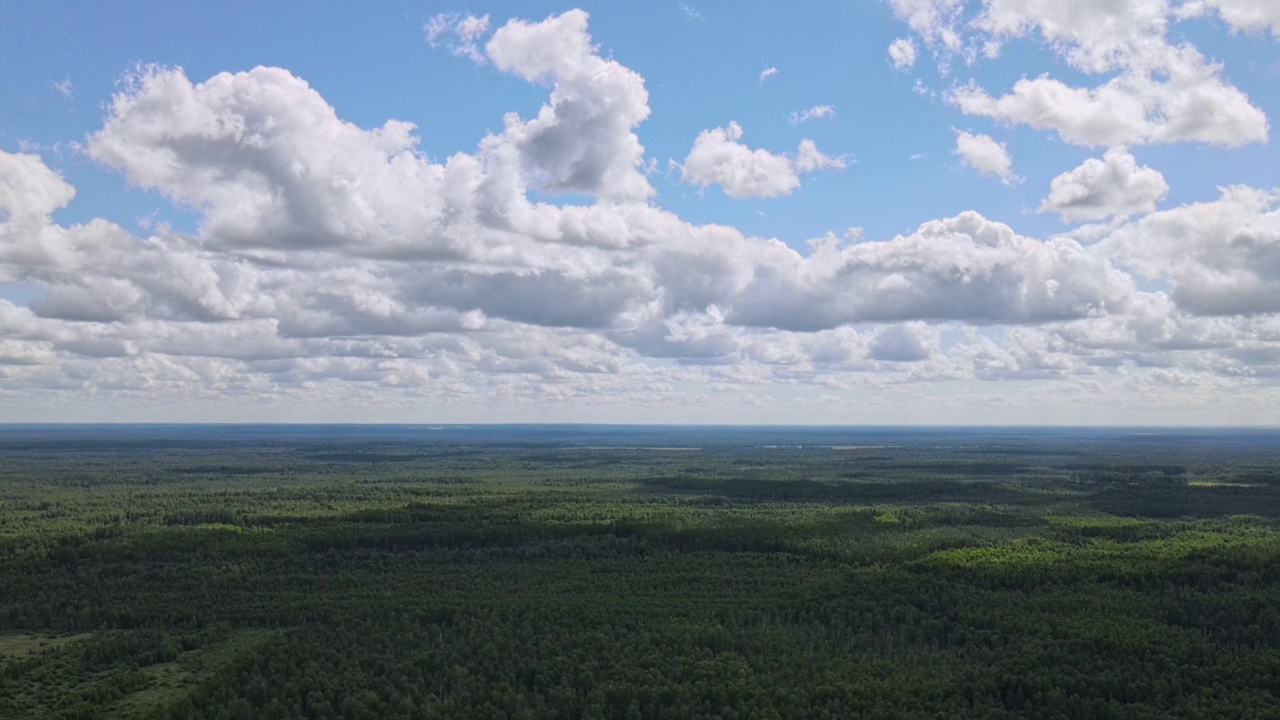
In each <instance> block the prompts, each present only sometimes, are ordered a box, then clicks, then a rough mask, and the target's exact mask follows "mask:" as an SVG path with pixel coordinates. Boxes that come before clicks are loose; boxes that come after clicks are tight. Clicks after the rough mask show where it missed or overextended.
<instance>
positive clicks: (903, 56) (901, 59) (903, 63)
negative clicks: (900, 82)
mask: <svg viewBox="0 0 1280 720" xmlns="http://www.w3.org/2000/svg"><path fill="white" fill-rule="evenodd" d="M889 59H890V60H892V61H893V66H894V67H896V68H898V69H899V70H903V69H905V68H909V67H911V66H912V65H915V64H916V44H915V43H913V42H911V40H910V39H909V38H898V39H897V40H894V41H893V42H892V43H890V44H889Z"/></svg>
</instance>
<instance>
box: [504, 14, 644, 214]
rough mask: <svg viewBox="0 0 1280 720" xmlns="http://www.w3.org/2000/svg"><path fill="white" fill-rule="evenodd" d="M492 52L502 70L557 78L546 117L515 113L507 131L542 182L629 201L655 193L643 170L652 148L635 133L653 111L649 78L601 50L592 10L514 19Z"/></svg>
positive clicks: (533, 77) (543, 111) (555, 188)
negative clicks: (590, 20) (591, 25)
mask: <svg viewBox="0 0 1280 720" xmlns="http://www.w3.org/2000/svg"><path fill="white" fill-rule="evenodd" d="M485 50H486V52H487V53H488V55H489V59H490V60H492V61H493V64H494V66H495V67H497V68H498V69H499V70H504V71H506V72H511V73H515V74H517V75H519V76H521V77H523V78H526V79H529V80H544V79H545V80H550V81H552V82H553V83H554V84H553V87H552V90H551V98H550V101H549V102H548V103H547V104H545V105H543V106H542V109H541V110H540V111H539V112H538V116H537V117H536V118H533V119H532V120H529V121H527V122H522V121H520V119H519V118H517V117H515V116H514V115H508V117H507V127H506V131H505V133H504V135H505V137H506V138H507V139H508V140H509V141H510V142H511V143H513V144H514V145H515V146H516V148H517V149H518V150H519V151H520V153H521V155H522V157H523V159H524V161H525V165H526V169H527V171H528V173H529V175H530V176H531V180H532V182H533V184H534V185H535V186H536V187H538V188H540V189H543V190H545V191H549V192H584V193H588V194H590V195H595V196H599V197H602V198H605V199H608V200H612V201H626V202H634V201H640V200H644V199H646V198H648V197H649V196H650V195H652V194H653V188H652V187H650V185H649V181H648V180H646V179H645V177H644V174H643V172H641V170H640V168H641V166H642V164H643V161H644V147H643V146H642V145H641V144H640V140H639V138H638V137H636V135H635V133H634V132H632V129H633V128H634V127H635V126H636V125H639V124H640V123H641V122H643V121H644V120H645V118H647V117H649V93H648V91H646V90H645V87H644V78H642V77H640V75H639V73H636V72H635V71H634V70H631V69H630V68H627V67H624V66H623V65H622V64H620V63H618V62H617V61H615V60H606V59H604V58H603V57H601V56H600V54H599V52H598V51H597V48H596V47H595V45H593V44H592V42H591V36H590V35H589V34H588V33H587V14H586V13H585V12H583V11H581V10H571V11H569V12H566V13H564V14H562V15H557V16H552V17H550V18H547V19H546V20H544V21H542V22H538V23H528V22H524V21H520V20H512V21H510V22H508V23H507V24H506V25H504V26H503V27H501V28H500V29H498V31H497V32H495V33H494V34H493V38H492V39H491V40H490V41H489V44H488V45H487V46H486V48H485Z"/></svg>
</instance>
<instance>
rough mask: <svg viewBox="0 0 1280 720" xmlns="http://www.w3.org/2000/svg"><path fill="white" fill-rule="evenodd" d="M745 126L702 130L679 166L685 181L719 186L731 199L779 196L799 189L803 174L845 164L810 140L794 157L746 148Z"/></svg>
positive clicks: (837, 167)
mask: <svg viewBox="0 0 1280 720" xmlns="http://www.w3.org/2000/svg"><path fill="white" fill-rule="evenodd" d="M742 135H743V132H742V126H740V125H738V123H736V122H730V123H729V126H728V127H724V128H714V129H712V130H703V131H702V132H701V133H698V137H697V138H696V139H695V140H694V141H693V148H692V149H690V150H689V155H688V157H686V158H685V159H684V162H683V163H682V164H681V165H680V174H681V177H682V178H683V179H684V181H685V182H690V183H694V184H696V185H700V186H702V187H708V186H710V185H719V186H720V187H721V188H722V189H723V190H724V192H725V194H726V195H728V196H729V197H731V198H734V199H743V198H752V197H778V196H780V195H788V194H790V193H791V192H792V191H794V190H795V189H796V188H798V187H800V175H801V174H803V173H808V172H813V171H815V170H823V169H840V168H843V167H845V161H844V160H842V159H840V158H833V157H828V156H826V155H824V154H822V153H821V152H820V151H819V150H818V148H817V146H816V145H815V144H814V143H813V141H811V140H803V141H801V143H800V146H799V147H798V148H797V149H796V154H795V156H794V157H789V156H787V155H775V154H773V153H771V152H769V151H768V150H761V149H755V150H752V149H751V148H749V147H747V146H746V145H744V144H742V143H740V142H738V141H739V140H741V139H742Z"/></svg>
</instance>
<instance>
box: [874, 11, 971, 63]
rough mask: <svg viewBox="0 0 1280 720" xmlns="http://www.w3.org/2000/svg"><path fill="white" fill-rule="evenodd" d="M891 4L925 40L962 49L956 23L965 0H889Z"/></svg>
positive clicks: (896, 12)
mask: <svg viewBox="0 0 1280 720" xmlns="http://www.w3.org/2000/svg"><path fill="white" fill-rule="evenodd" d="M889 6H890V7H891V8H892V9H893V13H894V14H895V15H897V16H898V17H899V18H900V19H902V20H904V21H905V22H906V23H907V25H908V26H910V27H911V29H912V30H915V31H916V32H918V33H920V35H921V36H922V37H923V38H924V39H925V42H927V43H930V44H931V45H932V44H940V45H942V46H943V47H945V48H947V49H948V50H951V51H957V50H959V49H960V46H961V43H962V40H961V37H960V34H959V32H957V30H956V24H957V22H958V20H959V15H960V12H961V11H962V10H963V9H964V2H963V0H889Z"/></svg>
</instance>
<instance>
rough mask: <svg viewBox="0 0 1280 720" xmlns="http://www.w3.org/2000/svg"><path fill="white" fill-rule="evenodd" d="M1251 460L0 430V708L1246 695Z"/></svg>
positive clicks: (1264, 661) (1217, 702)
mask: <svg viewBox="0 0 1280 720" xmlns="http://www.w3.org/2000/svg"><path fill="white" fill-rule="evenodd" d="M672 448H677V449H679V448H698V450H697V451H696V452H692V451H690V452H676V451H672ZM1278 468H1280V433H1274V432H1267V431H1202V432H1201V431H1170V432H1162V431H1143V432H1140V433H1139V432H1132V431H1125V430H1107V431H1069V430H1052V429H1050V430H1027V431H1016V430H1002V429H1001V430H997V429H988V430H954V429H930V430H918V431H906V430H892V429H856V428H854V429H850V428H804V429H795V428H675V429H673V428H651V427H633V428H627V427H622V428H599V427H591V426H562V427H557V426H537V427H470V428H467V427H457V426H446V427H444V428H440V429H431V430H428V429H425V428H414V427H408V426H405V427H361V428H322V427H307V426H291V427H274V426H261V427H254V426H249V427H236V426H233V427H224V426H208V427H200V426H194V427H174V426H151V427H146V426H143V427H124V426H121V427H112V426H102V427H95V426H68V427H61V428H58V427H40V426H8V427H0V717H4V718H66V719H70V718H148V719H150V718H154V719H166V720H168V719H172V720H178V719H182V718H214V719H222V718H302V717H306V718H344V719H348V720H354V719H357V718H378V719H382V718H503V717H509V718H542V717H560V718H595V717H610V718H689V717H708V718H716V717H718V718H823V717H830V718H899V717H931V718H992V719H995V718H1024V717H1025V718H1045V719H1053V720H1057V719H1059V718H1068V719H1071V718H1100V717H1106V718H1132V719H1139V718H1142V719H1152V720H1154V719H1155V718H1161V719H1163V718H1207V717H1231V718H1274V717H1280V698H1278V697H1277V693H1276V688H1277V687H1280V610H1278V609H1280V519H1278V515H1277V513H1280V502H1277V501H1278V500H1280V471H1278V470H1277V469H1278Z"/></svg>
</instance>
